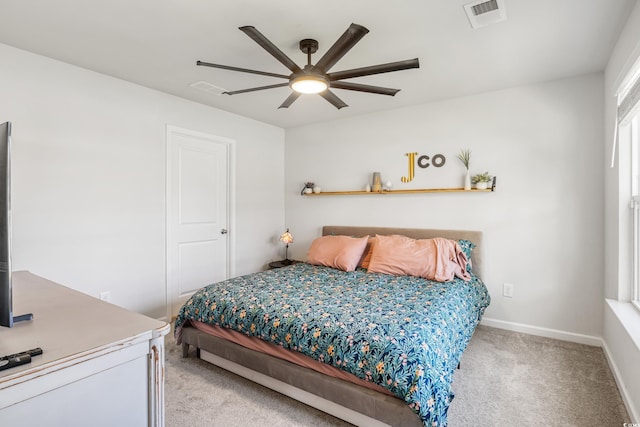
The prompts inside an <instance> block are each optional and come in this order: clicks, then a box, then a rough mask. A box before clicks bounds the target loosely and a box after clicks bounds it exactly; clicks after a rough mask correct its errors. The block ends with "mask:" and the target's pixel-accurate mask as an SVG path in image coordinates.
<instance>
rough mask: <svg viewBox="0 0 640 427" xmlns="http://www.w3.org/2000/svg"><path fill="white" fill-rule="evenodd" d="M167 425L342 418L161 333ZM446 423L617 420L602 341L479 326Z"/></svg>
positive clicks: (307, 422)
mask: <svg viewBox="0 0 640 427" xmlns="http://www.w3.org/2000/svg"><path fill="white" fill-rule="evenodd" d="M166 344H167V369H166V386H165V387H166V388H165V402H166V413H165V414H166V415H165V416H166V425H167V427H174V426H175V427H178V426H180V427H196V426H256V427H257V426H267V425H268V426H270V427H280V426H282V427H285V426H348V425H350V424H348V423H345V422H343V421H341V420H338V419H336V418H334V417H332V416H330V415H327V414H324V413H322V412H320V411H317V410H315V409H313V408H310V407H308V406H306V405H304V404H301V403H298V402H296V401H294V400H292V399H289V398H288V397H285V396H283V395H281V394H279V393H276V392H274V391H271V390H269V389H266V388H264V387H262V386H260V385H257V384H255V383H252V382H250V381H248V380H245V379H243V378H241V377H238V376H236V375H234V374H231V373H229V372H227V371H225V370H223V369H220V368H217V367H215V366H213V365H210V364H209V363H207V362H203V361H201V360H198V359H196V358H195V354H192V355H191V356H190V357H189V358H188V359H182V358H181V357H180V356H181V349H180V347H178V346H176V345H175V341H174V340H173V336H172V335H169V336H167V341H166ZM453 389H454V391H455V393H456V397H455V399H454V400H453V403H452V404H451V407H450V409H449V426H450V427H458V426H465V427H466V426H473V427H483V426H486V427H489V426H492V427H493V426H495V427H502V426H519V427H523V426H531V427H538V426H545V427H546V426H563V427H567V426H576V427H588V426H593V427H607V426H611V427H621V426H622V425H623V423H625V422H630V419H629V416H628V415H627V413H626V411H625V408H624V405H623V403H622V399H621V397H620V393H619V392H618V389H617V388H616V385H615V382H614V379H613V376H612V374H611V371H610V370H609V367H608V365H607V363H606V360H605V358H604V354H603V352H602V349H600V348H596V347H589V346H585V345H580V344H573V343H567V342H563V341H557V340H552V339H548V338H540V337H535V336H531V335H525V334H519V333H515V332H509V331H503V330H500V329H494V328H489V327H483V326H480V327H479V328H478V329H477V330H476V333H475V334H474V336H473V338H472V340H471V343H470V345H469V348H468V349H467V350H466V352H465V354H464V356H463V358H462V366H461V369H460V370H458V371H456V373H455V377H454V383H453Z"/></svg>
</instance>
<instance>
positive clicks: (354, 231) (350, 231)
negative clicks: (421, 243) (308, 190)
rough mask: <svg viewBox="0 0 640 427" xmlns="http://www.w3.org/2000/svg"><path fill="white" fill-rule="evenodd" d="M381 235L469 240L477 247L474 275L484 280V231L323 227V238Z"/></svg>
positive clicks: (474, 252) (472, 260)
mask: <svg viewBox="0 0 640 427" xmlns="http://www.w3.org/2000/svg"><path fill="white" fill-rule="evenodd" d="M376 234H380V235H383V236H388V235H390V234H400V235H403V236H407V237H411V238H413V239H431V238H433V237H444V238H447V239H452V240H461V239H465V240H469V241H471V242H473V243H475V245H476V247H475V249H474V250H473V251H472V252H471V263H472V265H473V274H475V275H476V276H478V277H480V278H482V231H472V230H435V229H429V228H393V227H355V226H354V227H352V226H341V225H325V226H324V227H322V235H323V236H353V237H361V236H367V235H369V236H375V235H376Z"/></svg>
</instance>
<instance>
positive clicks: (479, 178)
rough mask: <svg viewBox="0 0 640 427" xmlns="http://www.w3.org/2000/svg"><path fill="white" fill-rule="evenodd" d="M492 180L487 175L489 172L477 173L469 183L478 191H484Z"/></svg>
mask: <svg viewBox="0 0 640 427" xmlns="http://www.w3.org/2000/svg"><path fill="white" fill-rule="evenodd" d="M492 179H493V177H492V176H491V175H489V172H485V173H479V174H477V175H474V176H473V178H471V183H473V184H475V186H476V188H477V189H478V190H486V189H487V188H489V183H490V182H491V180H492Z"/></svg>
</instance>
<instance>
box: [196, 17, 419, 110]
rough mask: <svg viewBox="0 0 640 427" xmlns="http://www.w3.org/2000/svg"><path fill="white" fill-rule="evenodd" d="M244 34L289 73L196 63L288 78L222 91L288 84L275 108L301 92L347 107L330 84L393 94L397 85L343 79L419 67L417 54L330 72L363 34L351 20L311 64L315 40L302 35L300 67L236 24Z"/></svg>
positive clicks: (252, 31) (286, 105)
mask: <svg viewBox="0 0 640 427" xmlns="http://www.w3.org/2000/svg"><path fill="white" fill-rule="evenodd" d="M239 29H240V30H241V31H243V32H244V33H245V34H246V35H248V36H249V37H251V38H252V39H253V40H254V41H255V42H256V43H258V44H259V45H260V46H262V48H263V49H264V50H266V51H267V52H269V53H270V54H271V55H272V56H273V57H274V58H276V59H277V60H278V61H280V62H281V63H282V64H283V65H284V66H285V67H287V68H288V69H289V70H290V71H291V74H289V75H288V76H287V75H284V74H276V73H269V72H266V71H258V70H250V69H248V68H239V67H232V66H229V65H220V64H212V63H210V62H202V61H197V62H196V65H201V66H205V67H213V68H221V69H223V70H231V71H240V72H243V73H251V74H259V75H262V76H269V77H276V78H281V79H286V80H288V82H287V83H277V84H273V85H268V86H260V87H253V88H249V89H241V90H234V91H228V92H223V93H225V94H227V95H236V94H239V93H246V92H255V91H258V90H265V89H273V88H278V87H284V86H290V87H291V89H293V92H292V93H291V95H289V97H288V98H287V99H285V100H284V102H283V103H282V104H281V105H280V107H278V108H289V106H290V105H291V104H293V103H294V102H295V100H296V99H298V97H299V96H300V95H301V94H303V93H317V94H319V95H320V96H321V97H323V98H324V99H326V100H327V101H329V102H330V103H331V104H333V105H334V106H335V107H336V108H337V109H340V108H343V107H347V104H345V103H344V102H343V101H342V100H341V99H340V98H338V97H337V96H336V95H335V94H334V93H333V92H331V90H329V89H330V88H335V89H346V90H354V91H358V92H368V93H375V94H380V95H390V96H394V95H395V94H396V93H398V92H399V91H400V89H390V88H386V87H380V86H371V85H365V84H360V83H352V82H345V81H343V80H345V79H352V78H355V77H363V76H370V75H373V74H381V73H389V72H392V71H401V70H407V69H409V68H419V67H420V64H419V62H418V58H414V59H408V60H405V61H397V62H389V63H387V64H379V65H371V66H368V67H362V68H354V69H351V70H345V71H338V72H335V73H330V72H329V70H330V69H331V67H333V66H334V65H335V64H336V63H337V62H338V61H339V60H340V59H341V58H342V57H343V56H344V55H345V54H346V53H347V52H348V51H349V50H351V48H352V47H353V46H355V45H356V43H358V42H359V41H360V39H361V38H362V37H364V36H365V35H366V34H367V33H368V32H369V30H368V29H366V28H365V27H363V26H362V25H358V24H351V25H350V26H349V28H347V31H345V32H344V34H342V36H340V38H339V39H338V40H337V41H336V42H335V43H334V44H333V46H331V48H330V49H329V50H328V51H327V52H326V53H325V54H324V56H323V57H322V58H320V60H319V61H318V62H316V64H315V65H312V64H311V54H313V53H315V52H316V51H317V50H318V41H317V40H313V39H304V40H301V41H300V50H301V51H302V52H303V53H305V54H306V55H307V65H305V66H304V68H300V67H299V66H298V65H297V64H296V63H295V62H293V61H292V60H291V59H290V58H289V57H288V56H287V55H285V54H284V52H282V51H281V50H280V49H278V48H277V47H276V45H274V44H273V43H271V42H270V41H269V39H267V38H266V37H265V36H264V35H263V34H262V33H260V32H259V31H258V30H256V29H255V27H252V26H244V27H240V28H239Z"/></svg>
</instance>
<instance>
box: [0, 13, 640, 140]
mask: <svg viewBox="0 0 640 427" xmlns="http://www.w3.org/2000/svg"><path fill="white" fill-rule="evenodd" d="M504 2H505V8H506V14H507V20H506V21H503V22H501V23H497V24H494V25H492V26H489V27H484V28H480V29H476V30H473V29H472V28H471V26H470V25H469V22H468V20H467V17H466V15H465V12H464V9H463V5H464V4H467V3H470V0H398V1H387V0H340V1H337V0H324V1H322V2H320V1H317V0H316V1H307V0H269V1H267V0H187V1H178V0H106V1H87V0H20V1H17V0H0V18H1V24H0V43H4V44H7V45H11V46H15V47H18V48H21V49H25V50H28V51H31V52H34V53H38V54H41V55H44V56H48V57H51V58H55V59H58V60H60V61H64V62H67V63H70V64H75V65H77V66H80V67H84V68H87V69H90V70H94V71H97V72H100V73H104V74H107V75H110V76H114V77H117V78H120V79H123V80H128V81H131V82H134V83H137V84H140V85H143V86H147V87H150V88H154V89H157V90H160V91H163V92H167V93H170V94H173V95H176V96H179V97H182V98H186V99H190V100H192V101H196V102H200V103H203V104H207V105H211V106H213V107H217V108H220V109H223V110H227V111H231V112H234V113H237V114H241V115H243V116H246V117H251V118H254V119H257V120H260V121H263V122H267V123H271V124H274V125H277V126H280V127H284V128H289V127H295V126H300V125H304V124H309V123H313V122H319V121H326V120H333V119H337V118H340V117H347V116H351V115H359V114H363V113H368V112H373V111H381V110H386V109H394V108H398V107H402V106H406V105H413V104H420V103H424V102H429V101H433V100H437V99H444V98H452V97H459V96H464V95H469V94H473V93H479V92H485V91H490V90H497V89H501V88H507V87H512V86H517V85H522V84H528V83H533V82H541V81H547V80H553V79H558V78H563V77H568V76H574V75H579V74H585V73H591V72H596V71H600V70H603V69H604V67H605V65H606V62H607V60H608V58H609V55H610V53H611V49H612V47H613V45H614V44H615V41H616V39H617V37H618V34H619V31H620V29H621V28H622V26H623V25H624V22H625V20H626V17H627V15H628V13H629V12H630V10H631V9H632V8H633V5H634V4H635V0H504ZM352 22H354V23H357V24H361V25H363V26H365V27H367V28H368V29H369V30H370V32H369V34H368V35H366V36H365V37H364V38H363V39H362V40H361V41H360V42H359V43H358V44H357V45H356V46H355V47H354V48H353V49H352V50H351V51H350V52H348V53H347V55H346V56H345V57H344V58H342V59H341V60H340V61H339V62H338V63H337V64H336V65H335V66H334V67H333V68H332V71H340V70H344V69H350V68H358V67H362V66H367V65H375V64H380V63H386V62H393V61H398V60H404V59H411V58H415V57H418V58H419V59H420V68H419V69H413V70H406V71H399V72H394V73H386V74H380V75H375V76H369V77H363V78H360V79H353V80H352V81H354V82H359V83H365V84H372V85H379V86H386V87H392V88H400V89H402V90H401V91H400V92H399V93H398V94H397V95H396V96H395V97H390V96H384V95H373V94H367V93H359V92H353V91H346V90H340V89H334V92H335V93H336V95H338V96H339V97H340V98H341V99H342V100H343V101H345V102H346V103H347V104H348V105H349V107H347V108H343V109H341V110H337V109H335V108H334V107H333V106H332V105H331V104H329V103H328V102H327V101H325V100H324V99H322V98H321V97H319V96H317V95H304V96H302V97H300V98H299V99H298V100H297V101H296V102H295V103H294V104H293V105H292V106H291V107H290V108H289V109H280V110H279V109H278V108H277V107H278V106H279V105H280V104H281V103H282V101H283V100H284V99H285V98H286V97H287V96H288V95H289V93H290V89H289V88H288V87H284V88H278V89H270V90H265V91H260V92H251V93H245V94H239V95H234V96H228V95H215V94H210V93H206V92H203V91H200V90H197V89H194V88H192V87H190V86H189V85H190V84H191V83H194V82H197V81H206V82H209V83H211V84H214V85H216V86H219V87H222V88H224V89H227V90H236V89H245V88H250V87H255V86H262V85H267V84H274V83H281V82H283V81H282V80H280V79H275V78H271V77H264V76H258V75H252V74H246V73H238V72H233V71H227V70H220V69H213V68H206V67H197V66H196V65H195V63H196V60H202V61H205V62H214V63H220V64H226V65H233V66H237V67H244V68H251V69H256V70H264V71H269V72H273V73H278V74H289V71H288V70H287V69H286V68H285V67H284V66H283V65H282V64H280V63H279V62H277V61H276V60H275V59H274V58H273V57H272V56H271V55H269V54H268V53H267V52H266V51H264V50H263V49H262V48H261V47H260V46H258V45H257V44H256V43H255V42H254V41H253V40H251V39H250V38H249V37H247V36H246V35H245V34H244V33H243V32H241V31H240V30H238V27H240V26H244V25H253V26H255V27H256V28H257V29H258V30H259V31H260V32H262V33H263V34H264V35H265V36H266V37H267V38H269V39H270V40H271V41H272V42H273V43H274V44H275V45H276V46H278V47H279V48H280V49H281V50H282V51H283V52H284V53H286V54H287V55H288V56H289V57H290V58H291V59H293V60H294V61H295V62H296V63H298V64H299V65H301V66H303V65H304V64H305V63H306V56H305V55H304V54H303V53H302V52H300V50H299V48H298V42H299V40H301V39H303V38H314V39H316V40H318V42H319V44H320V48H319V50H318V52H317V53H316V54H315V55H314V56H313V59H312V61H313V62H316V61H317V60H318V59H319V58H320V57H321V56H322V55H323V54H324V52H325V51H326V50H327V49H328V48H329V47H330V46H331V45H332V44H333V43H334V42H335V41H336V40H337V39H338V37H339V36H340V35H341V34H342V33H343V32H344V31H345V30H346V29H347V27H348V26H349V24H351V23H352Z"/></svg>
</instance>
